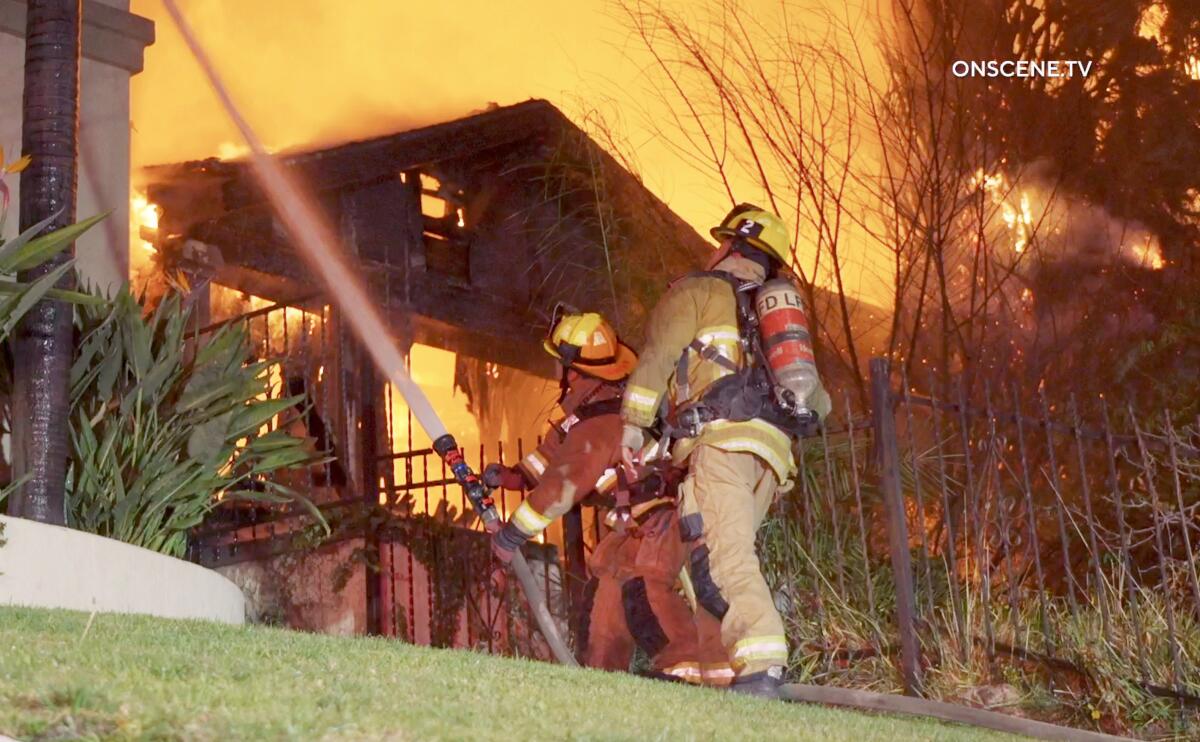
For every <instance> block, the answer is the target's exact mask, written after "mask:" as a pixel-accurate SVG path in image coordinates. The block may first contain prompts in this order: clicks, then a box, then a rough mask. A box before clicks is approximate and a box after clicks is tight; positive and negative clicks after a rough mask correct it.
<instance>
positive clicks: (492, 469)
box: [480, 464, 528, 490]
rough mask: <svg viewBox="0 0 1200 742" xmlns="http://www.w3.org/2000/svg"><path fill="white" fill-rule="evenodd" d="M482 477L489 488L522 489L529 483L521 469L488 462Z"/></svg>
mask: <svg viewBox="0 0 1200 742" xmlns="http://www.w3.org/2000/svg"><path fill="white" fill-rule="evenodd" d="M480 479H482V480H483V483H484V484H485V485H487V487H488V488H489V489H506V490H522V489H525V488H526V485H527V484H528V483H527V482H526V481H525V476H524V475H523V474H522V473H521V470H520V469H518V468H517V467H515V466H504V465H503V464H488V465H487V466H485V467H484V468H483V474H482V475H480Z"/></svg>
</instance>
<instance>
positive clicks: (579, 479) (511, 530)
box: [483, 313, 724, 683]
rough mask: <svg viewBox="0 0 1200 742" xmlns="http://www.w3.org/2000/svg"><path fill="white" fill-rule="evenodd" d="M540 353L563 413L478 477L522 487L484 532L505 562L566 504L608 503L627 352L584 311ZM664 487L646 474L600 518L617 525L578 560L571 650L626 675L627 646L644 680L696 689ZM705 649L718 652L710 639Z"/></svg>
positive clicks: (672, 506)
mask: <svg viewBox="0 0 1200 742" xmlns="http://www.w3.org/2000/svg"><path fill="white" fill-rule="evenodd" d="M545 347H546V350H547V352H548V353H550V354H551V355H552V356H554V357H555V358H556V359H557V360H558V361H559V363H560V365H561V366H562V372H563V396H562V398H561V399H560V403H559V404H560V406H561V408H562V411H563V413H564V414H565V415H566V417H565V418H564V419H563V420H561V421H559V422H557V423H555V424H554V425H553V426H552V429H551V431H550V433H549V434H548V435H547V436H546V437H545V439H544V442H543V443H542V444H541V445H540V446H539V447H538V448H537V450H535V451H533V452H532V453H530V454H529V455H527V456H526V457H525V458H524V459H522V460H521V461H520V462H519V463H518V464H517V465H516V466H514V467H505V466H501V465H499V464H490V465H488V466H487V467H486V468H485V469H484V474H483V479H484V483H485V484H487V485H488V486H490V487H503V488H505V489H511V490H516V489H525V488H531V490H532V491H530V493H529V496H528V498H527V499H526V500H525V501H524V502H522V503H521V505H520V506H518V507H517V508H516V510H514V511H513V513H512V516H511V517H510V518H509V521H508V523H507V524H506V525H505V526H504V527H503V528H502V529H501V530H499V531H498V532H497V533H496V534H495V535H494V536H493V541H492V545H493V552H494V553H495V554H496V556H497V558H499V559H500V560H501V561H505V562H507V561H508V560H510V559H511V556H512V553H513V552H514V551H515V550H516V549H519V548H520V547H521V545H522V544H524V543H525V542H526V541H528V540H529V539H531V538H533V537H535V536H537V535H538V534H540V533H541V532H542V531H544V530H545V529H546V527H547V526H549V525H550V524H551V523H552V522H553V521H554V520H556V519H557V518H559V517H561V516H562V515H564V514H565V513H566V512H567V511H568V510H570V509H571V507H572V506H574V504H575V503H577V502H579V501H581V500H583V499H584V498H585V497H588V496H589V495H591V496H593V497H597V498H600V499H603V498H605V497H611V495H612V493H613V492H614V490H615V489H616V487H617V482H618V476H617V473H616V465H617V464H618V463H619V461H620V443H621V431H622V422H621V417H620V415H619V411H620V404H621V393H622V390H623V388H624V380H625V378H626V377H627V376H628V375H629V372H630V371H631V370H632V369H633V367H634V365H635V364H636V363H637V356H636V355H635V354H634V352H633V351H632V350H631V349H630V348H629V347H628V346H626V345H624V344H623V343H621V342H620V341H619V339H618V338H617V334H616V332H615V331H614V330H613V329H612V327H611V326H610V325H609V324H608V323H607V322H606V321H604V320H603V319H602V318H601V317H600V315H598V314H594V313H584V314H566V315H564V316H562V317H561V319H556V321H555V322H554V323H553V325H552V328H551V333H550V336H549V337H548V339H547V340H546V343H545ZM665 484H666V483H665V482H664V481H663V479H662V478H661V477H658V476H655V477H650V478H649V479H648V480H646V481H640V482H635V483H634V484H632V485H630V486H629V487H628V488H627V489H625V491H627V492H630V496H629V502H628V503H627V509H624V508H623V509H622V513H623V514H627V515H628V516H629V518H628V519H627V521H623V522H622V523H620V524H618V523H616V520H615V518H609V520H608V522H609V525H610V527H611V526H617V525H619V526H620V527H619V528H617V529H616V530H613V531H612V532H610V533H609V534H608V535H607V536H605V537H604V538H603V539H602V540H601V542H600V543H599V544H597V546H596V548H595V550H594V551H593V553H592V557H591V559H589V561H588V568H589V571H590V572H591V579H590V580H589V582H588V585H587V586H586V588H585V603H584V606H583V616H582V620H581V635H580V636H579V637H577V639H578V641H577V644H578V647H577V650H578V654H579V659H580V661H581V662H582V663H583V664H585V665H587V666H589V667H597V668H602V669H606V670H628V669H629V663H630V660H631V658H632V654H633V649H634V645H635V644H636V645H637V646H640V647H641V648H642V650H643V651H644V652H646V654H647V655H648V656H649V657H650V659H651V666H652V670H653V674H654V675H656V676H661V677H664V678H667V679H674V680H681V681H685V682H692V683H698V682H700V680H701V672H700V659H701V657H700V655H699V648H698V646H697V637H696V629H695V626H694V623H693V618H692V612H691V610H690V608H689V607H688V605H687V603H686V602H685V601H684V599H683V597H682V596H680V595H679V594H678V593H677V592H676V591H675V589H674V586H675V584H676V581H677V578H678V576H679V574H680V572H681V570H682V568H683V562H684V558H685V553H684V548H683V543H682V541H681V540H680V537H679V522H678V517H677V514H676V502H675V499H674V497H673V496H670V495H671V494H673V493H669V492H667V491H666V487H665ZM710 646H711V647H712V649H711V650H710V651H713V652H716V653H717V654H718V655H721V654H723V651H724V650H723V648H722V647H721V646H720V644H719V642H713V643H711V644H710ZM706 659H710V658H706ZM718 659H719V657H718Z"/></svg>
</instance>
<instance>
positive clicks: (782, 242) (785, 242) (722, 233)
mask: <svg viewBox="0 0 1200 742" xmlns="http://www.w3.org/2000/svg"><path fill="white" fill-rule="evenodd" d="M746 206H749V205H748V204H743V205H741V206H736V207H734V209H733V211H730V212H729V213H728V214H727V215H726V216H725V219H724V220H723V221H722V222H721V223H720V224H719V225H717V226H715V227H713V228H712V230H711V234H712V236H713V239H716V240H718V241H720V240H723V239H726V238H732V239H742V240H745V241H746V243H747V244H749V245H750V246H752V247H757V248H758V249H759V250H762V251H763V252H765V253H766V254H768V255H770V256H771V257H772V258H775V259H776V260H778V261H779V262H780V263H782V264H784V265H790V264H791V262H792V238H791V236H790V235H789V234H788V230H787V227H786V226H785V225H784V223H783V220H782V219H780V218H779V217H777V216H775V215H774V214H772V213H771V212H769V211H766V210H765V209H759V208H754V207H752V208H749V209H747V208H745V207H746Z"/></svg>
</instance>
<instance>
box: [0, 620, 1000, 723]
mask: <svg viewBox="0 0 1200 742" xmlns="http://www.w3.org/2000/svg"><path fill="white" fill-rule="evenodd" d="M88 620H89V616H88V614H86V613H76V612H68V611H51V610H36V609H25V608H9V607H0V733H5V734H8V735H10V736H13V737H17V738H19V739H75V738H84V739H187V740H210V739H211V740H236V739H304V740H309V739H389V740H410V739H472V740H475V739H505V740H510V739H514V738H520V739H638V740H656V739H658V740H683V739H720V740H727V739H822V740H855V741H856V742H865V741H866V740H888V741H889V742H891V741H894V740H909V739H914V740H915V739H920V740H999V739H1009V737H1005V736H1003V735H998V734H994V733H990V732H982V731H976V730H973V729H968V728H965V727H956V726H950V725H943V724H939V723H936V722H932V721H926V720H922V719H904V718H892V717H885V716H873V715H866V714H856V713H852V712H848V711H842V710H836V709H828V708H822V707H816V706H807V705H800V704H787V703H783V702H771V701H762V700H759V699H754V698H744V697H740V696H734V695H732V694H729V693H723V692H719V691H714V690H708V689H703V688H689V687H683V686H676V685H671V684H667V683H662V682H657V681H651V680H645V679H641V678H636V677H632V676H629V675H623V674H616V673H602V672H597V671H591V670H571V669H568V668H564V667H559V666H554V665H549V664H543V663H535V662H528V661H522V660H510V659H504V658H499V657H491V656H488V655H483V654H478V653H472V652H465V651H449V650H437V649H429V648H424V647H414V646H410V645H407V644H403V643H400V642H397V641H393V640H385V639H377V638H339V637H331V636H320V635H313V634H303V633H298V632H292V631H286V630H281V629H271V628H262V627H229V626H222V625H217V624H210V623H204V622H196V621H169V620H163V619H154V618H147V617H140V616H118V615H96V616H95V618H94V620H93V621H92V624H91V626H90V628H89V627H88Z"/></svg>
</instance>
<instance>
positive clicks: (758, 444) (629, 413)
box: [621, 276, 796, 482]
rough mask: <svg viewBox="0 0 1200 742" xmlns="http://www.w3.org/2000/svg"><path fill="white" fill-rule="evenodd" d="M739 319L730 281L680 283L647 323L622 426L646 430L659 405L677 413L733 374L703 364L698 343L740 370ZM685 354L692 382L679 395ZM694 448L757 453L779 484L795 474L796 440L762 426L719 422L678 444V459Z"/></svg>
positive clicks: (699, 279)
mask: <svg viewBox="0 0 1200 742" xmlns="http://www.w3.org/2000/svg"><path fill="white" fill-rule="evenodd" d="M737 317H738V308H737V300H736V299H735V298H734V295H733V292H732V291H730V288H729V283H728V282H726V281H725V280H723V279H721V278H717V277H714V276H686V277H684V278H682V279H680V280H679V281H677V282H675V283H674V284H673V285H672V286H671V288H670V289H669V290H668V291H667V294H666V295H665V296H664V297H663V298H662V300H661V301H660V302H659V303H658V305H657V306H656V307H655V308H654V311H653V312H652V314H651V316H650V318H649V320H648V321H647V323H646V343H645V346H644V347H643V349H642V352H641V355H640V356H639V361H638V366H637V368H636V369H634V372H633V374H632V375H631V376H630V377H629V380H628V382H626V385H625V397H624V401H623V404H622V407H621V418H622V419H623V420H624V421H625V422H627V423H629V424H631V425H637V426H639V427H643V428H645V427H649V426H650V425H652V424H653V423H654V417H655V413H656V412H657V410H658V408H659V406H660V405H661V404H666V405H667V408H668V409H673V408H674V407H677V406H679V405H681V404H684V403H687V402H692V401H695V400H697V399H699V398H700V397H701V396H702V395H703V394H704V392H705V391H706V390H707V389H708V387H709V386H710V385H711V384H712V383H713V382H714V381H716V380H717V379H720V378H722V377H723V376H726V375H728V374H731V373H734V372H733V371H731V370H730V369H727V368H725V367H723V366H722V365H721V364H719V363H717V362H716V361H712V360H708V359H705V358H703V357H701V355H700V354H699V353H698V352H697V351H695V350H693V349H692V348H690V347H689V346H690V345H691V344H692V341H693V340H699V341H700V343H701V344H702V345H711V346H713V347H715V348H716V349H717V350H718V351H719V352H720V354H721V355H722V356H724V357H726V358H728V359H730V360H731V361H733V362H734V363H735V364H737V365H738V366H741V365H742V364H743V363H744V361H745V359H744V358H743V351H742V347H741V342H740V338H739V337H738V331H737V327H738V321H737ZM685 353H686V354H687V381H686V390H681V389H680V384H679V380H678V379H676V374H677V370H678V368H679V361H680V359H681V358H682V357H683V355H684V354H685ZM683 391H686V396H684V395H683V394H682V392H683ZM697 444H705V445H710V446H713V447H715V448H720V449H723V450H726V451H745V452H747V453H753V454H755V455H756V456H758V457H759V458H761V459H762V460H763V461H765V462H766V463H767V464H768V465H769V466H770V467H771V469H772V470H774V472H775V474H776V475H777V476H778V477H779V481H780V482H783V481H786V480H788V479H789V478H790V477H791V475H792V473H793V472H794V471H795V469H796V464H795V460H794V459H793V457H792V441H791V438H790V437H789V436H788V434H787V433H785V432H783V431H782V430H780V429H779V428H777V427H775V426H773V425H771V424H769V423H767V422H764V421H762V420H748V421H745V422H732V421H728V420H715V421H713V422H711V423H708V424H707V425H705V426H704V428H703V430H701V432H700V435H699V436H698V437H697V438H694V439H684V440H682V441H680V442H679V444H678V446H677V448H676V450H675V452H673V457H674V458H675V459H676V460H677V461H682V460H684V459H685V458H686V457H687V454H688V453H689V452H690V451H691V450H692V448H694V446H695V445H697Z"/></svg>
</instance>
